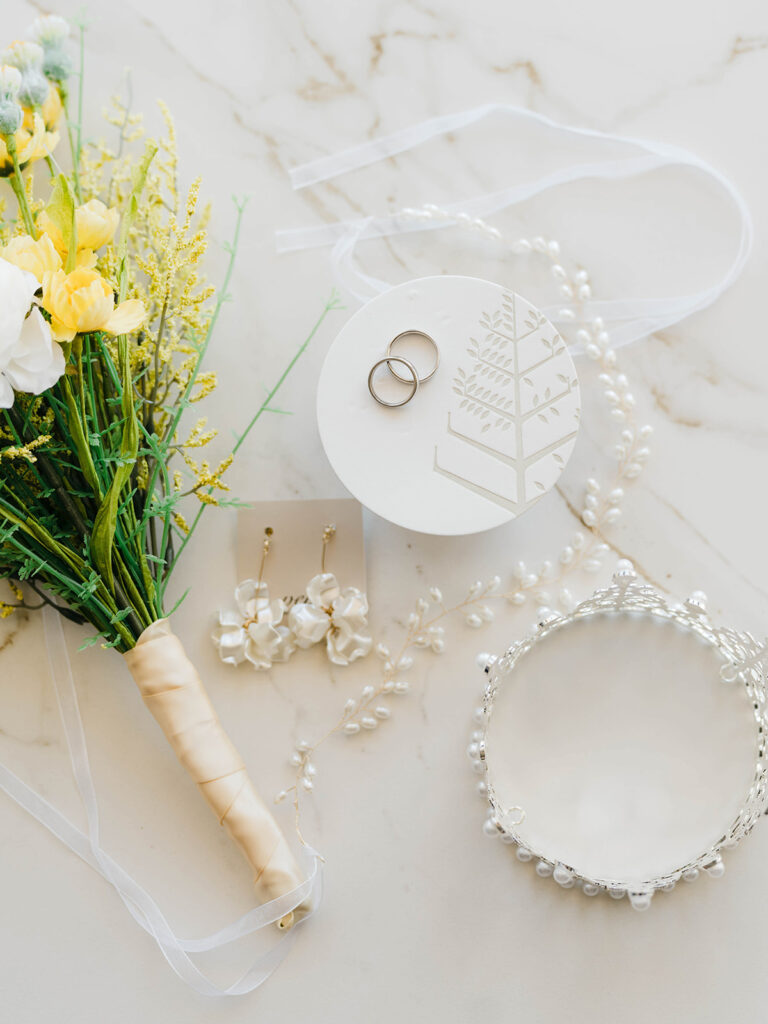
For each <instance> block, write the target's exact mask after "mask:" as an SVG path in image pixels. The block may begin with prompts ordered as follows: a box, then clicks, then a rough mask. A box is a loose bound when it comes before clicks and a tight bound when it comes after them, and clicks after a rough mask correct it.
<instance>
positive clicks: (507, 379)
mask: <svg viewBox="0 0 768 1024" xmlns="http://www.w3.org/2000/svg"><path fill="white" fill-rule="evenodd" d="M408 331H415V332H424V333H426V334H427V335H429V337H431V338H433V339H434V341H435V344H436V345H437V347H438V350H439V357H440V361H439V366H438V368H437V371H436V373H435V374H434V376H433V377H432V378H431V379H430V380H427V381H425V382H423V383H422V384H421V385H420V386H419V387H418V389H417V391H416V393H415V395H414V396H413V398H412V399H411V401H409V402H408V403H407V404H405V405H402V406H400V407H397V408H388V407H385V406H383V405H380V404H379V403H377V402H376V400H375V399H374V398H373V397H372V395H371V393H370V391H369V389H368V386H367V381H368V375H369V372H370V369H371V367H372V366H373V365H374V363H376V362H378V361H379V360H380V359H382V358H383V357H384V356H386V354H387V346H388V344H389V343H390V341H391V340H392V339H393V338H395V337H396V336H397V335H399V334H402V333H404V332H408ZM409 344H410V343H409V339H408V338H405V339H403V340H402V341H401V342H399V343H398V347H397V352H396V354H397V355H398V356H403V357H404V358H406V359H409V360H411V361H412V362H413V364H414V366H415V367H416V369H417V370H418V373H419V376H420V377H423V376H426V374H427V373H428V372H429V370H430V369H431V368H432V365H433V363H432V362H431V360H432V359H433V353H432V352H431V350H430V349H429V348H428V347H427V348H425V346H424V345H423V344H419V339H417V338H414V339H413V343H412V345H411V347H409ZM395 369H397V370H398V372H399V373H400V374H401V375H402V374H403V370H402V368H401V367H395ZM390 377H391V375H390V373H389V370H388V368H387V366H386V365H384V366H383V367H381V368H380V372H379V374H378V376H377V378H376V389H377V392H378V393H381V394H382V395H383V396H384V397H386V398H387V399H388V400H396V398H395V394H396V393H397V389H398V388H399V389H400V392H401V393H402V394H401V397H406V396H407V394H408V391H409V385H408V384H398V383H397V381H395V380H394V379H388V378H390ZM385 388H386V389H387V391H386V394H385V393H384V392H385ZM317 416H318V425H319V430H320V437H321V439H322V442H323V446H324V448H325V451H326V454H327V456H328V458H329V460H330V462H331V465H332V466H333V468H334V470H335V471H336V473H337V475H338V476H339V478H340V480H341V482H342V483H343V484H344V485H345V487H347V489H348V490H349V491H350V492H351V493H352V494H353V495H354V496H355V497H356V498H357V499H358V500H359V501H360V502H362V504H363V505H365V506H366V507H367V508H369V509H371V511H373V512H375V513H377V514H378V515H380V516H382V517H383V518H385V519H388V520H390V521H391V522H393V523H396V524H397V525H399V526H403V527H406V528H407V529H411V530H417V531H420V532H423V533H431V534H441V535H460V534H469V533H478V532H480V531H482V530H488V529H491V528H492V527H495V526H500V525H501V524H502V523H505V522H508V521H509V520H511V519H514V518H516V517H517V516H519V515H521V514H523V513H524V512H525V511H526V510H527V509H528V508H530V507H531V506H532V505H534V504H535V503H536V502H537V501H538V500H539V499H540V498H541V497H542V496H543V495H544V494H546V493H547V491H549V490H550V489H551V488H552V487H553V486H554V485H555V483H556V482H557V480H558V478H559V477H560V474H561V473H562V471H563V469H564V468H565V465H566V463H567V461H568V459H569V457H570V455H571V452H572V451H573V447H574V445H575V442H576V436H577V433H578V426H579V416H580V393H579V384H578V379H577V376H576V370H575V367H574V365H573V360H572V358H571V356H570V354H569V352H568V350H567V348H566V346H565V343H564V342H563V340H562V338H561V337H560V335H559V334H558V332H557V331H556V329H555V328H554V327H553V326H552V324H551V323H550V322H549V321H548V320H547V319H546V318H545V317H544V316H543V314H542V313H541V312H540V311H539V310H538V309H536V307H535V306H533V305H531V303H529V302H528V301H527V300H525V299H523V298H521V297H520V296H519V295H516V294H515V293H514V292H513V291H511V290H509V289H506V288H503V287H502V286H501V285H498V284H494V283H493V282H491V281H483V280H480V279H477V278H470V277H457V276H441V277H427V278H421V279H419V280H416V281H409V282H406V283H405V284H402V285H400V286H398V287H397V288H392V289H391V290H390V291H387V292H385V293H384V294H383V295H380V296H378V297H377V298H375V299H373V300H372V301H371V302H369V303H367V305H365V306H364V307H363V308H362V309H361V310H359V311H358V312H357V313H356V314H355V315H354V316H353V317H352V318H351V319H350V320H349V322H348V323H347V324H346V325H345V327H344V328H343V329H342V330H341V332H340V333H339V335H338V336H337V338H336V339H335V341H334V343H333V345H332V346H331V348H330V350H329V352H328V355H327V357H326V360H325V363H324V365H323V369H322V372H321V375H320V382H319V386H318V397H317Z"/></svg>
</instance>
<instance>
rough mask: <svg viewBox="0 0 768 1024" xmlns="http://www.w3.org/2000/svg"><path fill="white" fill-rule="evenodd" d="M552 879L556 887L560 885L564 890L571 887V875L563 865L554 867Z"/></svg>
mask: <svg viewBox="0 0 768 1024" xmlns="http://www.w3.org/2000/svg"><path fill="white" fill-rule="evenodd" d="M552 877H553V878H554V880H555V881H556V882H557V884H558V885H562V886H564V887H566V888H567V887H570V886H571V885H573V875H572V874H571V872H570V871H569V870H568V868H567V867H566V866H565V865H564V864H557V865H555V870H554V871H553V872H552Z"/></svg>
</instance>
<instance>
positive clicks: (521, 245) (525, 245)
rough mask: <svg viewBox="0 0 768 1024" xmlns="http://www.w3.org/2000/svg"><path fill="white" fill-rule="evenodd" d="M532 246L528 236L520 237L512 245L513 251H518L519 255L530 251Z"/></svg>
mask: <svg viewBox="0 0 768 1024" xmlns="http://www.w3.org/2000/svg"><path fill="white" fill-rule="evenodd" d="M532 248H533V247H532V245H531V243H530V242H529V241H528V239H527V238H518V240H517V241H516V242H515V244H514V245H513V246H512V252H514V253H517V255H518V256H524V255H525V254H526V253H529V252H530V251H531V249H532Z"/></svg>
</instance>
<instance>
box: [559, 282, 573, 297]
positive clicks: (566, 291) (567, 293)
mask: <svg viewBox="0 0 768 1024" xmlns="http://www.w3.org/2000/svg"><path fill="white" fill-rule="evenodd" d="M560 294H561V295H562V296H563V298H564V299H572V298H573V288H571V286H570V285H569V284H561V285H560Z"/></svg>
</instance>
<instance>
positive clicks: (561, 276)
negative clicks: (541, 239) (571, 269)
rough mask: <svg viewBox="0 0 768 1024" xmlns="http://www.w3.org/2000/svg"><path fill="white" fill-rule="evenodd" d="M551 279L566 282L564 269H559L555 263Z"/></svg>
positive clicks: (566, 277) (566, 276)
mask: <svg viewBox="0 0 768 1024" xmlns="http://www.w3.org/2000/svg"><path fill="white" fill-rule="evenodd" d="M551 269H552V277H554V279H555V280H556V281H567V280H568V275H567V274H566V272H565V267H561V266H560V264H559V263H555V264H553V266H552V268H551Z"/></svg>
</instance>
